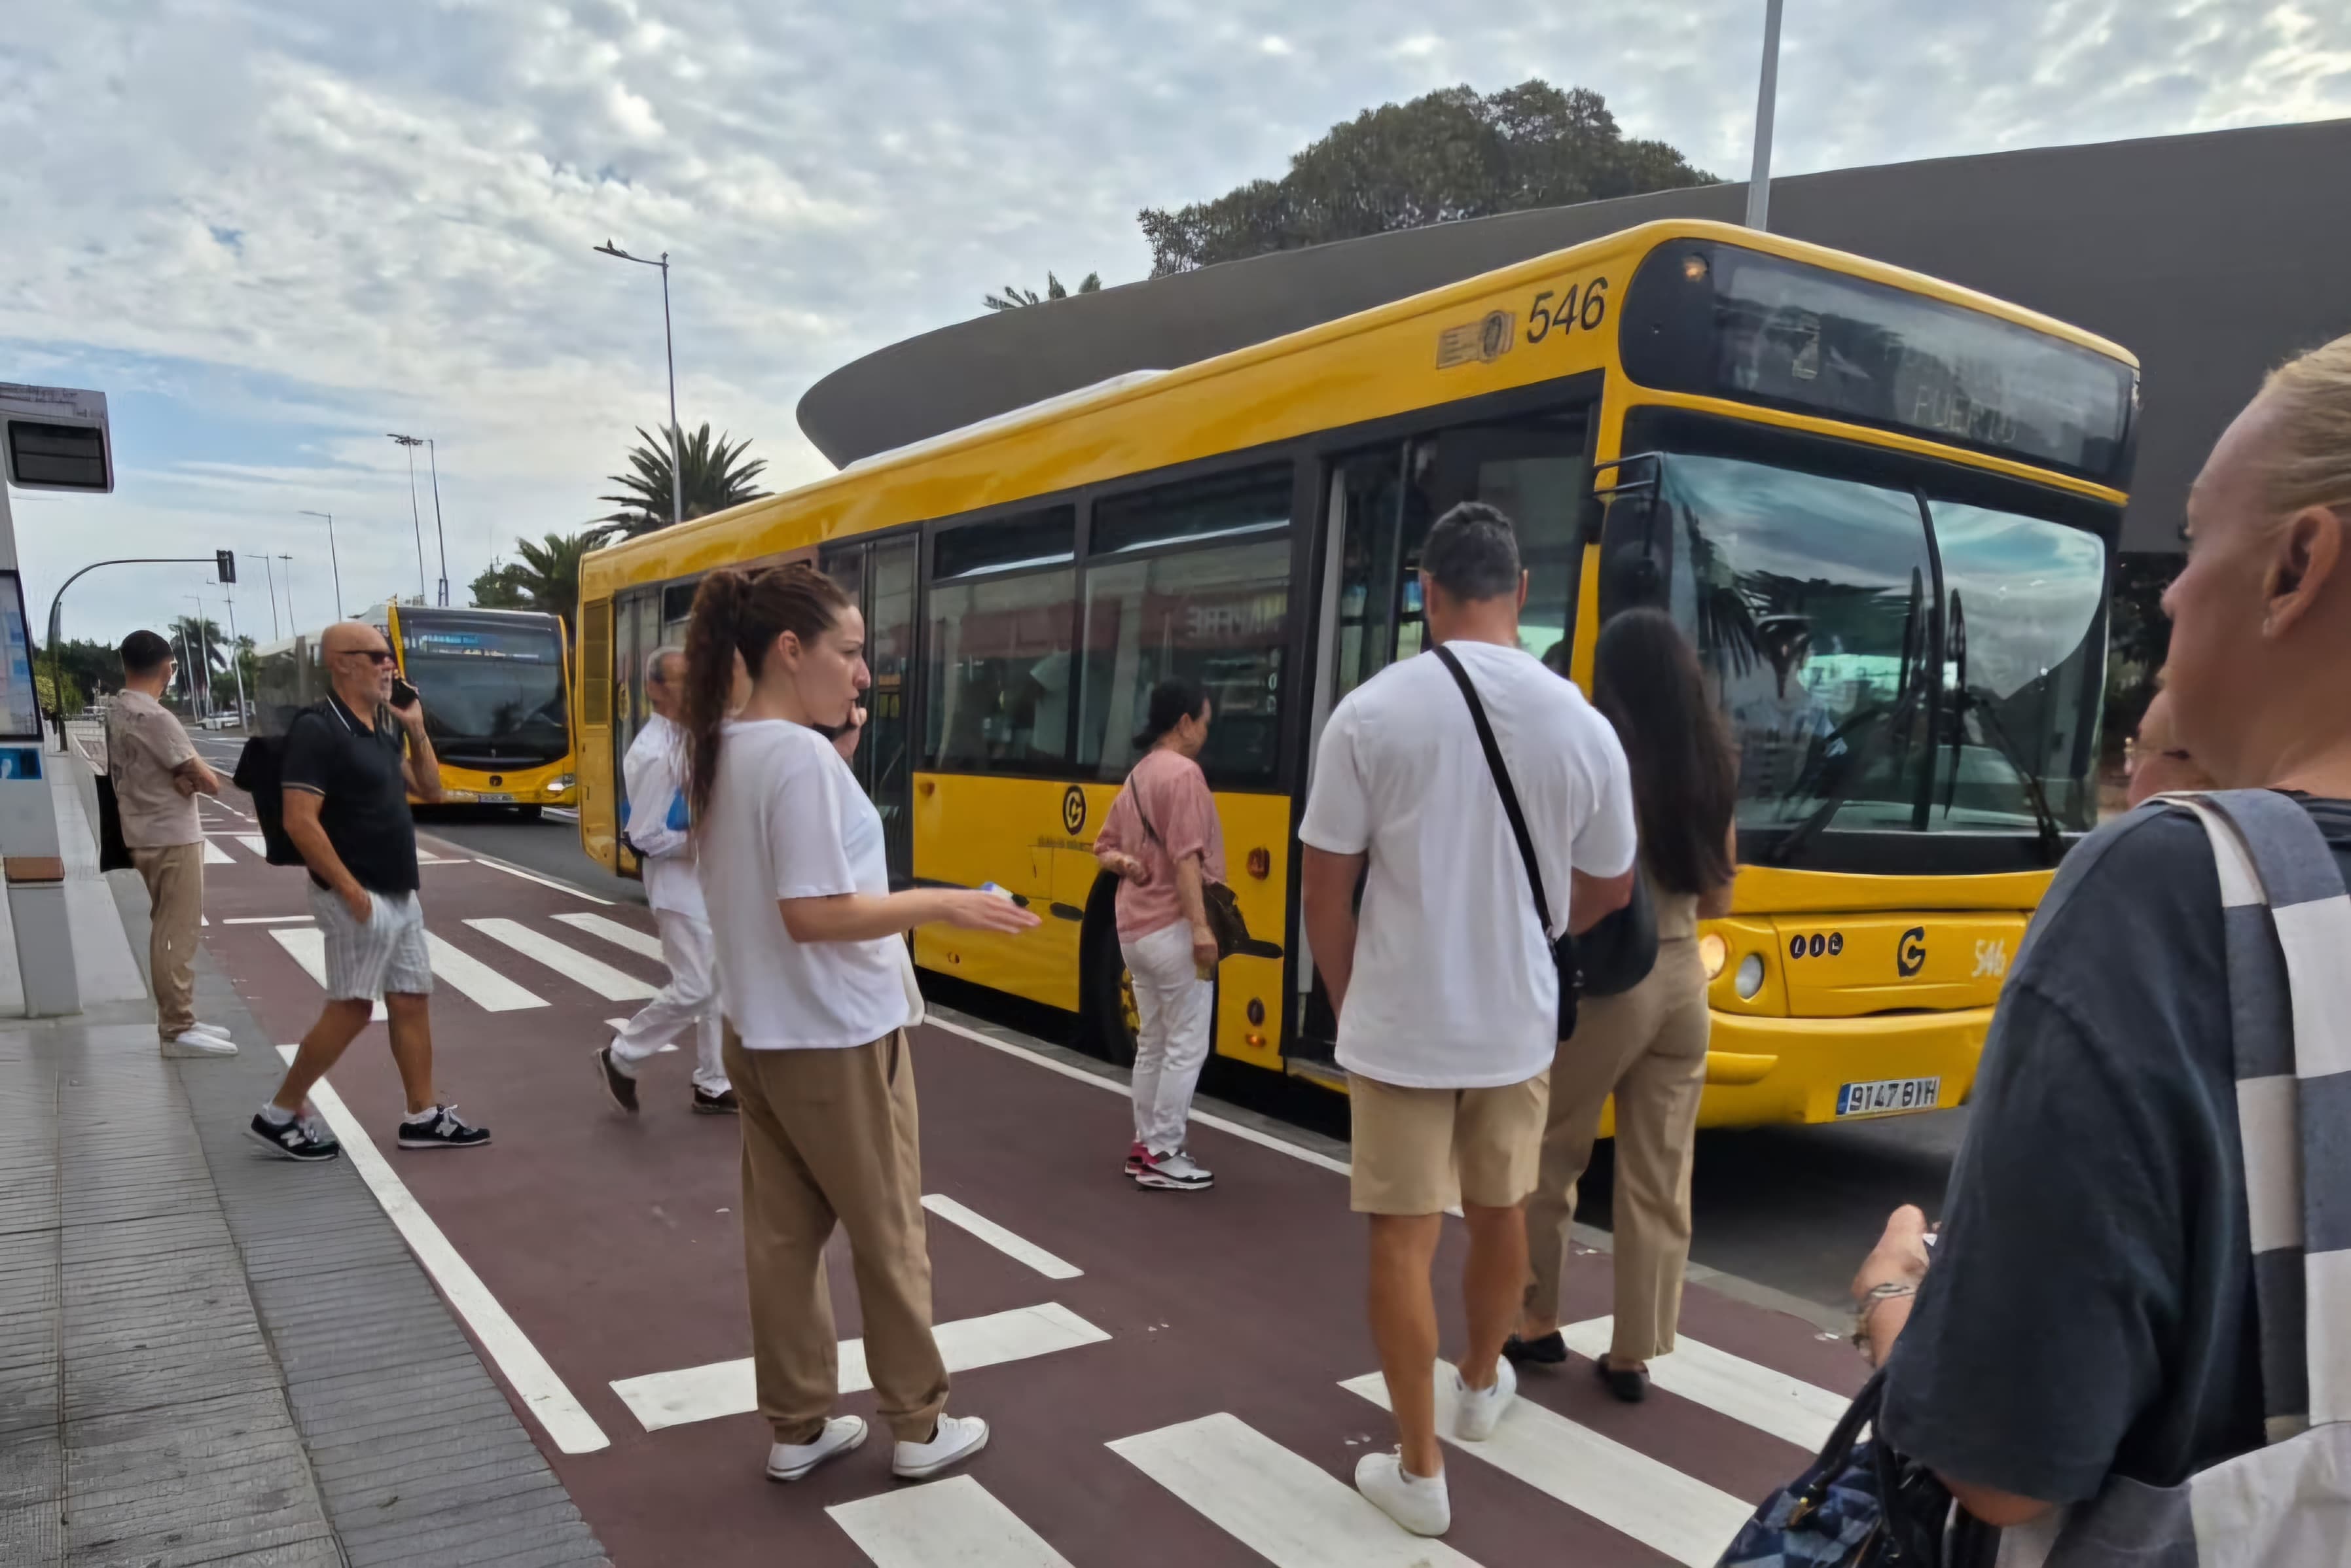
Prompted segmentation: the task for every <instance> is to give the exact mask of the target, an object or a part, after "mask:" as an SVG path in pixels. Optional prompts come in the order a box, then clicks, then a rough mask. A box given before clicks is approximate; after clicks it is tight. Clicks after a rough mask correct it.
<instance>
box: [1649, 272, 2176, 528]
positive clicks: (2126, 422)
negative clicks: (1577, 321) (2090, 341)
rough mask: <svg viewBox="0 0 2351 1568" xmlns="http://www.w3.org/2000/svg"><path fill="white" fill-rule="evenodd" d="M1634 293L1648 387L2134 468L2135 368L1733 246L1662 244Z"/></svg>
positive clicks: (2079, 463) (2055, 461) (2113, 474)
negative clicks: (1764, 404) (2132, 443)
mask: <svg viewBox="0 0 2351 1568" xmlns="http://www.w3.org/2000/svg"><path fill="white" fill-rule="evenodd" d="M1634 289H1635V291H1636V293H1635V298H1630V299H1628V301H1627V310H1626V316H1625V369H1626V371H1628V372H1629V373H1630V374H1631V375H1632V376H1633V377H1634V379H1635V380H1636V381H1640V382H1645V383H1646V384H1648V385H1651V386H1656V387H1660V388H1663V389H1665V390H1669V391H1675V392H1698V393H1704V394H1710V395H1713V396H1717V397H1729V398H1735V399H1738V400H1739V401H1740V402H1759V403H1766V404H1770V405H1772V406H1776V407H1781V408H1786V409H1790V410H1792V411H1797V412H1802V413H1813V414H1822V415H1826V416H1828V417H1830V418H1838V419H1848V420H1852V421H1854V422H1855V423H1865V424H1873V425H1878V426H1882V427H1886V428H1890V429H1895V430H1901V431H1906V432H1908V433H1910V434H1917V435H1920V436H1924V437H1925V438H1927V439H1928V440H1930V441H1939V442H1947V443H1949V444H1952V445H1957V446H1968V447H1974V448H1976V449H1979V450H1981V451H1986V452H1993V453H1998V454H2000V455H2003V456H2007V457H2011V458H2015V459H2017V460H2019V461H2022V462H2025V463H2031V464H2034V465H2042V466H2049V467H2056V468H2063V469H2065V470H2068V471H2070V472H2073V473H2077V474H2081V475H2084V476H2087V477H2090V478H2095V479H2101V480H2105V481H2108V482H2110V483H2116V484H2120V483H2122V482H2123V481H2124V480H2125V479H2126V477H2127V474H2128V467H2129V456H2130V439H2129V438H2130V428H2131V420H2132V416H2133V414H2134V413H2135V412H2136V410H2137V402H2138V376H2137V372H2136V371H2133V370H2132V369H2131V367H2130V366H2128V365H2127V364H2125V363H2124V362H2122V361H2119V360H2115V359H2110V358H2108V357H2107V356H2105V355H2104V354H2101V353H2097V352H2095V351H2094V350H2088V349H2085V348H2081V347H2079V346H2077V345H2075V344H2073V343H2068V342H2065V341H2064V340H2061V339H2057V338H2052V337H2049V336H2047V335H2045V334H2043V333H2041V332H2037V331H2034V330H2032V329H2030V328H2027V327H2022V326H2018V325H2017V324H2015V323H2014V322H2010V321H2002V320H2001V319H1997V318H1995V317H1991V316H1987V315H1983V314H1981V313H1980V312H1977V311H1974V310H1970V309H1966V308H1962V307H1959V306H1955V305H1949V304H1946V303H1944V302H1942V301H1940V300H1936V299H1928V298H1923V297H1921V296H1919V295H1916V294H1912V293H1908V292H1907V291H1905V290H1903V289H1899V288H1893V287H1887V286H1886V285H1884V284H1878V283H1871V282H1867V281H1865V280H1863V279H1859V278H1854V277H1843V276H1841V275H1839V274H1837V273H1834V272H1829V271H1825V270H1823V269H1822V268H1820V267H1811V266H1807V265H1805V264H1803V263H1801V262H1794V261H1789V260H1785V259H1783V258H1782V257H1779V256H1765V255H1762V254H1761V253H1760V252H1756V251H1750V250H1742V249H1740V248H1738V247H1736V246H1719V245H1667V246H1661V247H1660V248H1659V249H1658V250H1657V251H1656V253H1654V254H1653V255H1652V256H1650V257H1649V259H1648V260H1647V261H1646V262H1645V263H1644V264H1643V266H1642V268H1641V275H1640V276H1639V277H1637V278H1636V279H1635V284H1634ZM1644 318H1646V320H1644ZM1636 328H1637V329H1636Z"/></svg>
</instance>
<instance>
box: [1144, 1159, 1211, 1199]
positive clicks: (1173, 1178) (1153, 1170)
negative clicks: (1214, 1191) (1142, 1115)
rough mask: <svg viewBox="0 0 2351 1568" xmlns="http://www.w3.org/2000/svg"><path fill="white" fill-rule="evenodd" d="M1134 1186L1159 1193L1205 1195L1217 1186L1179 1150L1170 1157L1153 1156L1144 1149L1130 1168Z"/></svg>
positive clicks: (1202, 1168) (1209, 1172) (1208, 1174)
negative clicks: (1154, 1189)
mask: <svg viewBox="0 0 2351 1568" xmlns="http://www.w3.org/2000/svg"><path fill="white" fill-rule="evenodd" d="M1134 1185H1135V1186H1147V1187H1155V1188H1157V1189H1158V1190H1159V1191H1162V1192H1206V1191H1207V1190H1208V1188H1210V1187H1212V1186H1216V1185H1217V1176H1216V1173H1215V1172H1214V1171H1211V1170H1210V1169H1209V1168H1208V1167H1207V1166H1204V1165H1202V1164H1201V1163H1200V1162H1199V1161H1197V1160H1196V1159H1194V1158H1193V1157H1192V1156H1191V1155H1188V1154H1186V1152H1185V1151H1184V1150H1182V1149H1177V1150H1176V1151H1175V1153H1174V1154H1172V1155H1155V1154H1152V1153H1150V1152H1149V1151H1147V1150H1146V1151H1145V1152H1144V1156H1143V1159H1142V1161H1141V1163H1140V1164H1138V1165H1137V1166H1135V1167H1134Z"/></svg>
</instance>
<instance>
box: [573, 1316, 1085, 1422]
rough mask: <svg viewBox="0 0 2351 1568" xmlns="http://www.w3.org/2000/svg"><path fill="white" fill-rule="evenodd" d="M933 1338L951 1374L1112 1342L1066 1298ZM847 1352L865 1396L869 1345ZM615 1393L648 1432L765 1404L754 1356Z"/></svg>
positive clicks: (643, 1381) (848, 1367) (654, 1377)
mask: <svg viewBox="0 0 2351 1568" xmlns="http://www.w3.org/2000/svg"><path fill="white" fill-rule="evenodd" d="M931 1335H932V1337H933V1338H934V1339H935V1340H936V1341H937V1342H938V1346H939V1355H940V1358H941V1359H943V1360H944V1361H945V1362H946V1365H947V1370H948V1371H949V1372H969V1371H971V1370H972V1369H973V1368H974V1367H980V1366H998V1365H1001V1364H1004V1363H1005V1362H1008V1361H1027V1360H1029V1358H1030V1357H1032V1356H1039V1355H1050V1354H1053V1352H1055V1351H1059V1350H1075V1349H1077V1348H1078V1347H1079V1346H1080V1345H1087V1344H1100V1343H1102V1341H1104V1340H1106V1339H1108V1338H1110V1335H1108V1334H1107V1333H1103V1332H1102V1330H1100V1329H1098V1328H1096V1327H1094V1325H1093V1324H1092V1323H1090V1322H1086V1320H1085V1319H1083V1318H1081V1317H1080V1316H1078V1314H1077V1313H1075V1312H1071V1311H1070V1309H1069V1308H1067V1307H1065V1306H1063V1305H1061V1303H1060V1302H1059V1301H1046V1302H1043V1303H1041V1304H1040V1305H1038V1306H1033V1307H1016V1308H1015V1309H1013V1310H1012V1311H1011V1312H991V1313H989V1314H988V1315H987V1316H986V1317H984V1318H958V1319H957V1320H956V1321H955V1322H951V1323H939V1324H936V1325H935V1326H934V1327H933V1329H932V1330H931ZM840 1354H841V1363H840V1364H841V1393H843V1394H858V1393H862V1392H863V1391H864V1390H866V1389H868V1388H871V1387H872V1386H873V1382H872V1378H871V1377H870V1376H869V1375H867V1373H866V1370H865V1342H864V1341H863V1340H862V1339H845V1340H842V1341H841V1353H840ZM612 1392H613V1393H615V1394H617V1395H619V1396H621V1403H622V1404H623V1405H626V1406H628V1407H629V1409H630V1411H631V1413H632V1414H633V1415H634V1416H636V1418H637V1419H638V1420H639V1421H640V1422H641V1423H643V1426H644V1428H645V1430H646V1431H648V1432H658V1431H660V1430H661V1429H662V1428H663V1427H683V1426H684V1425H686V1424H687V1423H688V1422H692V1421H710V1420H716V1418H717V1417H719V1416H741V1415H745V1414H747V1413H748V1412H750V1411H753V1410H757V1409H758V1407H759V1399H758V1393H757V1391H756V1385H755V1384H754V1382H753V1375H752V1371H751V1361H750V1358H749V1357H747V1356H746V1357H745V1358H744V1359H743V1360H741V1361H719V1362H713V1363H712V1364H709V1365H707V1366H689V1367H686V1368H685V1369H684V1370H683V1371H680V1372H654V1373H648V1374H647V1375H644V1376H643V1377H623V1378H621V1379H619V1380H618V1381H617V1382H615V1383H614V1384H613V1385H612Z"/></svg>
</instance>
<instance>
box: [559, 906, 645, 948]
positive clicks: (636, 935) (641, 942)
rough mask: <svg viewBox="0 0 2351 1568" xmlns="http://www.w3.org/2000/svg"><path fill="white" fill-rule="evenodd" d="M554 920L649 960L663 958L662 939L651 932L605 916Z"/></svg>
mask: <svg viewBox="0 0 2351 1568" xmlns="http://www.w3.org/2000/svg"><path fill="white" fill-rule="evenodd" d="M553 919H554V920H555V922H556V924H558V925H569V926H570V927H571V928H572V929H573V930H575V931H585V932H586V933H588V935H589V936H601V937H602V938H603V939H604V940H605V941H607V942H615V943H618V944H619V945H620V946H623V947H626V948H627V949H628V950H629V951H630V952H632V953H640V954H643V956H646V957H648V958H658V957H660V956H662V945H661V938H660V937H658V936H654V935H653V934H652V933H651V932H649V931H640V930H638V929H637V928H636V927H635V926H633V925H622V924H621V923H620V922H619V921H617V920H613V919H610V918H608V917H606V916H604V915H555V916H553Z"/></svg>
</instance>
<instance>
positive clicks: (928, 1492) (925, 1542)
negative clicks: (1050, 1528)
mask: <svg viewBox="0 0 2351 1568" xmlns="http://www.w3.org/2000/svg"><path fill="white" fill-rule="evenodd" d="M825 1513H826V1514H827V1515H828V1516H829V1517H830V1518H831V1520H832V1521H833V1523H835V1524H837V1525H839V1526H841V1529H842V1530H843V1531H847V1532H848V1535H849V1539H850V1540H852V1541H853V1542H857V1549H858V1550H859V1551H860V1552H864V1553H865V1556H866V1559H867V1560H868V1561H869V1562H871V1563H873V1564H874V1568H938V1565H939V1564H941V1563H953V1564H955V1565H956V1568H1070V1560H1069V1559H1068V1558H1066V1557H1064V1556H1062V1555H1061V1553H1060V1552H1056V1551H1054V1550H1053V1549H1052V1548H1051V1547H1050V1546H1048V1545H1046V1544H1045V1541H1044V1538H1043V1537H1041V1536H1040V1535H1039V1534H1038V1533H1037V1532H1036V1531H1033V1530H1031V1529H1029V1527H1028V1526H1027V1525H1025V1524H1023V1523H1021V1522H1020V1519H1019V1515H1018V1514H1015V1513H1014V1512H1013V1511H1011V1510H1010V1509H1008V1508H1007V1507H1005V1506H1004V1505H1003V1504H1002V1503H1000V1502H998V1501H997V1500H996V1497H995V1494H994V1493H992V1492H990V1491H989V1490H987V1488H986V1487H983V1486H981V1485H980V1484H979V1483H978V1482H977V1481H976V1480H974V1479H971V1478H970V1477H969V1476H955V1477H951V1478H950V1479H946V1480H943V1481H933V1482H932V1483H931V1484H930V1485H928V1486H920V1487H900V1488H899V1489H897V1490H895V1491H885V1492H882V1493H879V1494H877V1495H876V1496H873V1497H869V1498H864V1499H862V1500H859V1501H856V1502H844V1503H839V1504H836V1505H835V1506H833V1507H831V1508H829V1509H826V1510H825Z"/></svg>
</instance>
